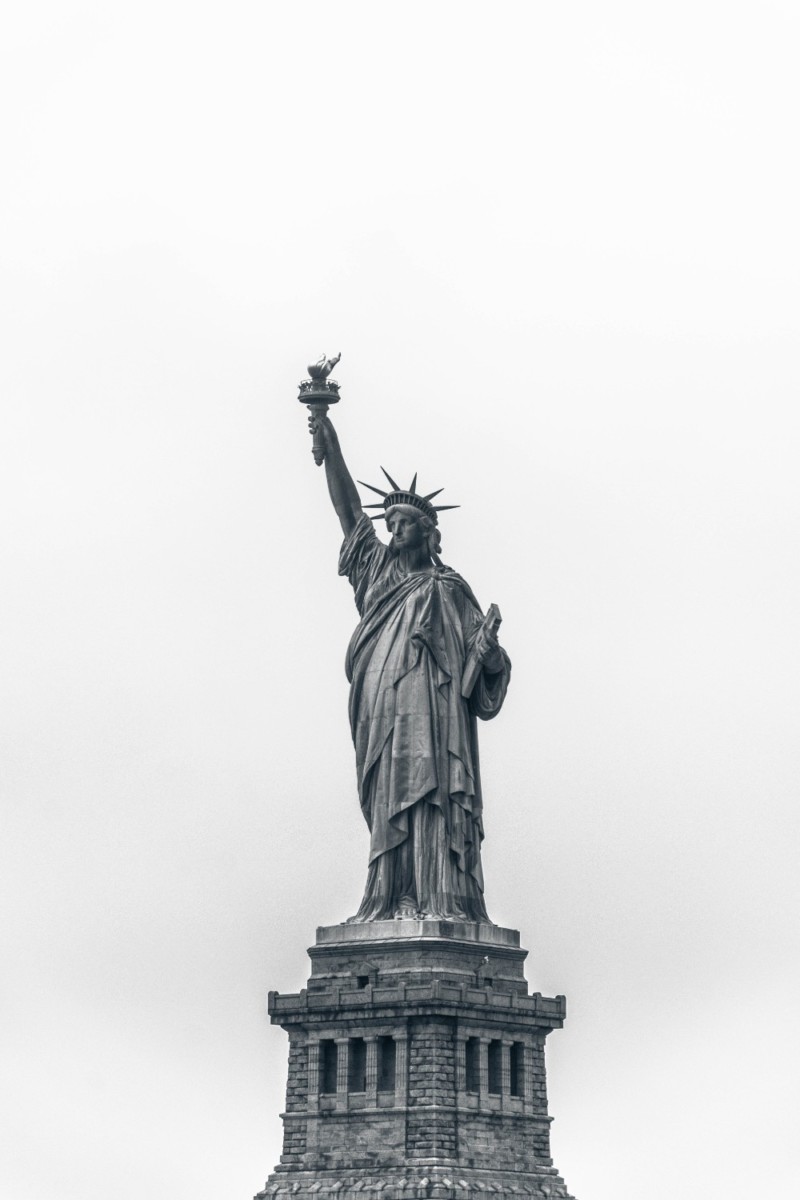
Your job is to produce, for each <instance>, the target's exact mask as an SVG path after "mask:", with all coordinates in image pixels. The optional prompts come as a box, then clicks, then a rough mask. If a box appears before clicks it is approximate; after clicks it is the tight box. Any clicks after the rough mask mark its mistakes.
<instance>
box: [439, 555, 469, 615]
mask: <svg viewBox="0 0 800 1200" xmlns="http://www.w3.org/2000/svg"><path fill="white" fill-rule="evenodd" d="M436 578H437V579H439V580H440V581H441V583H442V584H443V585H444V586H445V587H448V588H452V589H453V590H454V591H458V592H461V593H463V595H465V596H466V598H467V599H468V600H469V602H470V604H473V605H474V606H475V608H477V609H478V610H480V605H479V604H478V601H477V600H476V599H475V593H474V592H473V590H472V588H471V587H470V586H469V584H468V583H467V581H466V579H465V578H464V576H463V575H459V573H458V571H454V570H453V568H452V567H445V566H441V567H436Z"/></svg>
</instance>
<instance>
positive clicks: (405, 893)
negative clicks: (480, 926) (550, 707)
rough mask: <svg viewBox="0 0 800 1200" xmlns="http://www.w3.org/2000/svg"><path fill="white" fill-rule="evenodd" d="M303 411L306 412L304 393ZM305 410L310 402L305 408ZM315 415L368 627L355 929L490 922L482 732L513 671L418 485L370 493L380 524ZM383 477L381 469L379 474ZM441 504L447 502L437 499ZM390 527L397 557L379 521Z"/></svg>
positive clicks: (355, 689) (354, 719) (356, 695)
mask: <svg viewBox="0 0 800 1200" xmlns="http://www.w3.org/2000/svg"><path fill="white" fill-rule="evenodd" d="M300 399H301V400H303V399H304V395H303V393H302V389H301V396H300ZM305 402H306V403H308V400H307V399H306V400H305ZM320 409H321V406H320V405H313V406H312V405H309V414H310V415H309V427H310V429H311V432H312V434H313V435H314V457H315V460H316V461H319V460H320V458H321V461H323V462H324V463H325V472H326V476H327V481H328V490H329V492H330V496H331V500H332V502H333V506H334V508H335V510H336V513H337V514H338V517H339V521H340V522H341V526H342V531H343V533H344V543H343V545H342V549H341V554H340V558H339V574H340V575H346V576H347V577H348V579H349V580H350V583H351V584H352V586H353V590H354V592H355V601H356V606H357V608H358V611H359V614H360V617H361V620H360V622H359V625H358V627H357V629H356V631H355V633H354V634H353V637H352V639H351V642H350V646H349V648H348V652H347V666H346V670H347V677H348V680H349V681H350V725H351V730H352V734H353V741H354V743H355V750H356V768H357V775H358V787H359V794H360V799H361V807H362V810H363V813H364V817H365V818H366V822H367V825H368V826H369V830H370V835H371V840H370V855H369V871H368V876H367V886H366V890H365V892H364V898H363V900H362V902H361V906H360V908H359V910H358V912H357V913H356V914H355V916H354V917H351V918H350V920H351V921H376V920H384V919H392V918H410V919H414V918H416V919H419V918H426V917H431V918H439V919H445V920H469V921H484V922H488V920H489V918H488V915H487V912H486V906H485V903H484V898H483V873H482V870H481V858H480V845H481V841H482V839H483V822H482V808H483V804H482V797H481V782H480V772H479V764H478V742H477V730H476V725H477V721H476V718H478V717H480V718H481V719H482V720H485V721H488V720H490V719H491V718H492V717H494V716H496V715H497V713H498V712H499V711H500V708H501V706H502V703H503V700H504V698H505V694H506V688H507V686H508V680H509V675H510V671H511V664H510V662H509V659H508V656H507V654H506V653H505V651H504V650H503V649H502V648H501V647H500V646H499V644H498V641H497V627H498V625H499V623H500V614H499V611H498V610H497V609H496V607H495V606H494V605H492V607H491V609H490V611H489V614H488V615H487V617H486V618H484V616H483V614H482V612H481V609H480V607H479V605H478V602H477V600H476V599H475V597H474V595H473V594H472V591H471V589H470V588H469V586H468V584H467V583H466V582H465V581H464V580H463V579H462V578H461V576H460V575H458V574H456V572H455V571H453V570H452V569H451V568H450V567H448V566H445V565H444V564H443V563H442V561H441V558H440V557H439V551H440V548H441V537H440V533H439V528H438V513H439V512H440V511H442V510H443V509H445V508H452V507H454V506H452V505H434V504H432V503H431V501H432V499H433V498H434V496H436V495H438V492H431V493H429V494H428V495H426V496H423V495H419V494H418V492H417V486H416V482H417V481H416V476H415V477H414V479H413V481H412V483H411V484H410V486H409V487H408V488H405V489H404V488H400V487H398V485H397V484H396V483H395V481H394V480H393V479H392V478H391V476H389V475H388V473H387V472H385V471H384V474H385V475H386V478H387V480H388V482H389V484H390V486H391V491H383V490H382V489H380V488H373V487H372V485H370V484H365V485H364V486H365V487H370V488H371V490H372V491H375V492H377V493H378V494H379V495H380V496H381V497H382V499H381V502H380V503H379V504H376V505H370V506H367V507H374V508H378V509H380V512H379V513H378V514H377V517H373V518H372V520H370V518H369V517H367V515H366V514H365V513H364V512H362V505H361V500H360V498H359V495H358V492H357V490H356V486H355V483H354V481H353V479H352V476H351V475H350V472H349V471H348V469H347V467H346V465H345V461H344V458H343V457H342V451H341V449H340V446H339V439H338V437H337V435H336V431H335V429H334V427H333V424H332V422H331V420H330V418H329V417H328V415H327V412H326V411H325V410H324V409H322V411H320ZM381 469H382V468H381ZM439 491H441V489H439ZM381 517H383V518H385V520H386V524H387V527H388V530H389V533H390V534H391V541H390V542H389V544H388V545H386V544H385V543H384V542H382V541H381V540H380V539H379V538H378V536H377V535H376V533H375V527H374V525H373V521H374V520H376V519H379V518H381Z"/></svg>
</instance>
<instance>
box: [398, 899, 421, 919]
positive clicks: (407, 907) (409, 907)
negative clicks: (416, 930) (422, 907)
mask: <svg viewBox="0 0 800 1200" xmlns="http://www.w3.org/2000/svg"><path fill="white" fill-rule="evenodd" d="M421 916H422V914H421V913H420V911H419V909H418V908H417V902H416V900H412V899H411V897H410V896H403V899H402V900H401V901H400V903H399V904H398V906H397V908H396V909H395V910H394V919H395V921H418V920H419V919H420V917H421Z"/></svg>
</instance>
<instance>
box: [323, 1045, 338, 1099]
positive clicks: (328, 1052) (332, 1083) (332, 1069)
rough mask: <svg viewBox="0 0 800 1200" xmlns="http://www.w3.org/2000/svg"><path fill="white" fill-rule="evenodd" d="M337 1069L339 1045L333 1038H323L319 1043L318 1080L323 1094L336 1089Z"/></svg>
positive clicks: (328, 1093) (327, 1094) (325, 1094)
mask: <svg viewBox="0 0 800 1200" xmlns="http://www.w3.org/2000/svg"><path fill="white" fill-rule="evenodd" d="M338 1069H339V1047H338V1046H337V1045H336V1042H335V1041H334V1040H333V1038H324V1039H323V1040H322V1041H321V1042H320V1044H319V1081H320V1091H321V1092H322V1094H323V1096H330V1095H331V1094H332V1093H334V1092H335V1091H336V1076H337V1074H338Z"/></svg>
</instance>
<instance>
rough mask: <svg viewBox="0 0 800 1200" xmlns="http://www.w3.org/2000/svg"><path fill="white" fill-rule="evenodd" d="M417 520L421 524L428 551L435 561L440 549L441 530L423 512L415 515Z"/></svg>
mask: <svg viewBox="0 0 800 1200" xmlns="http://www.w3.org/2000/svg"><path fill="white" fill-rule="evenodd" d="M417 520H418V521H419V523H420V525H421V526H422V530H423V533H424V534H425V541H426V542H427V545H428V553H429V554H430V556H431V558H432V559H434V561H435V560H436V558H438V556H439V554H440V553H441V549H442V531H441V529H440V528H439V526H438V525H436V524H434V522H433V521H432V520H431V519H430V517H426V516H425V515H424V513H420V515H419V516H418V517H417Z"/></svg>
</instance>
